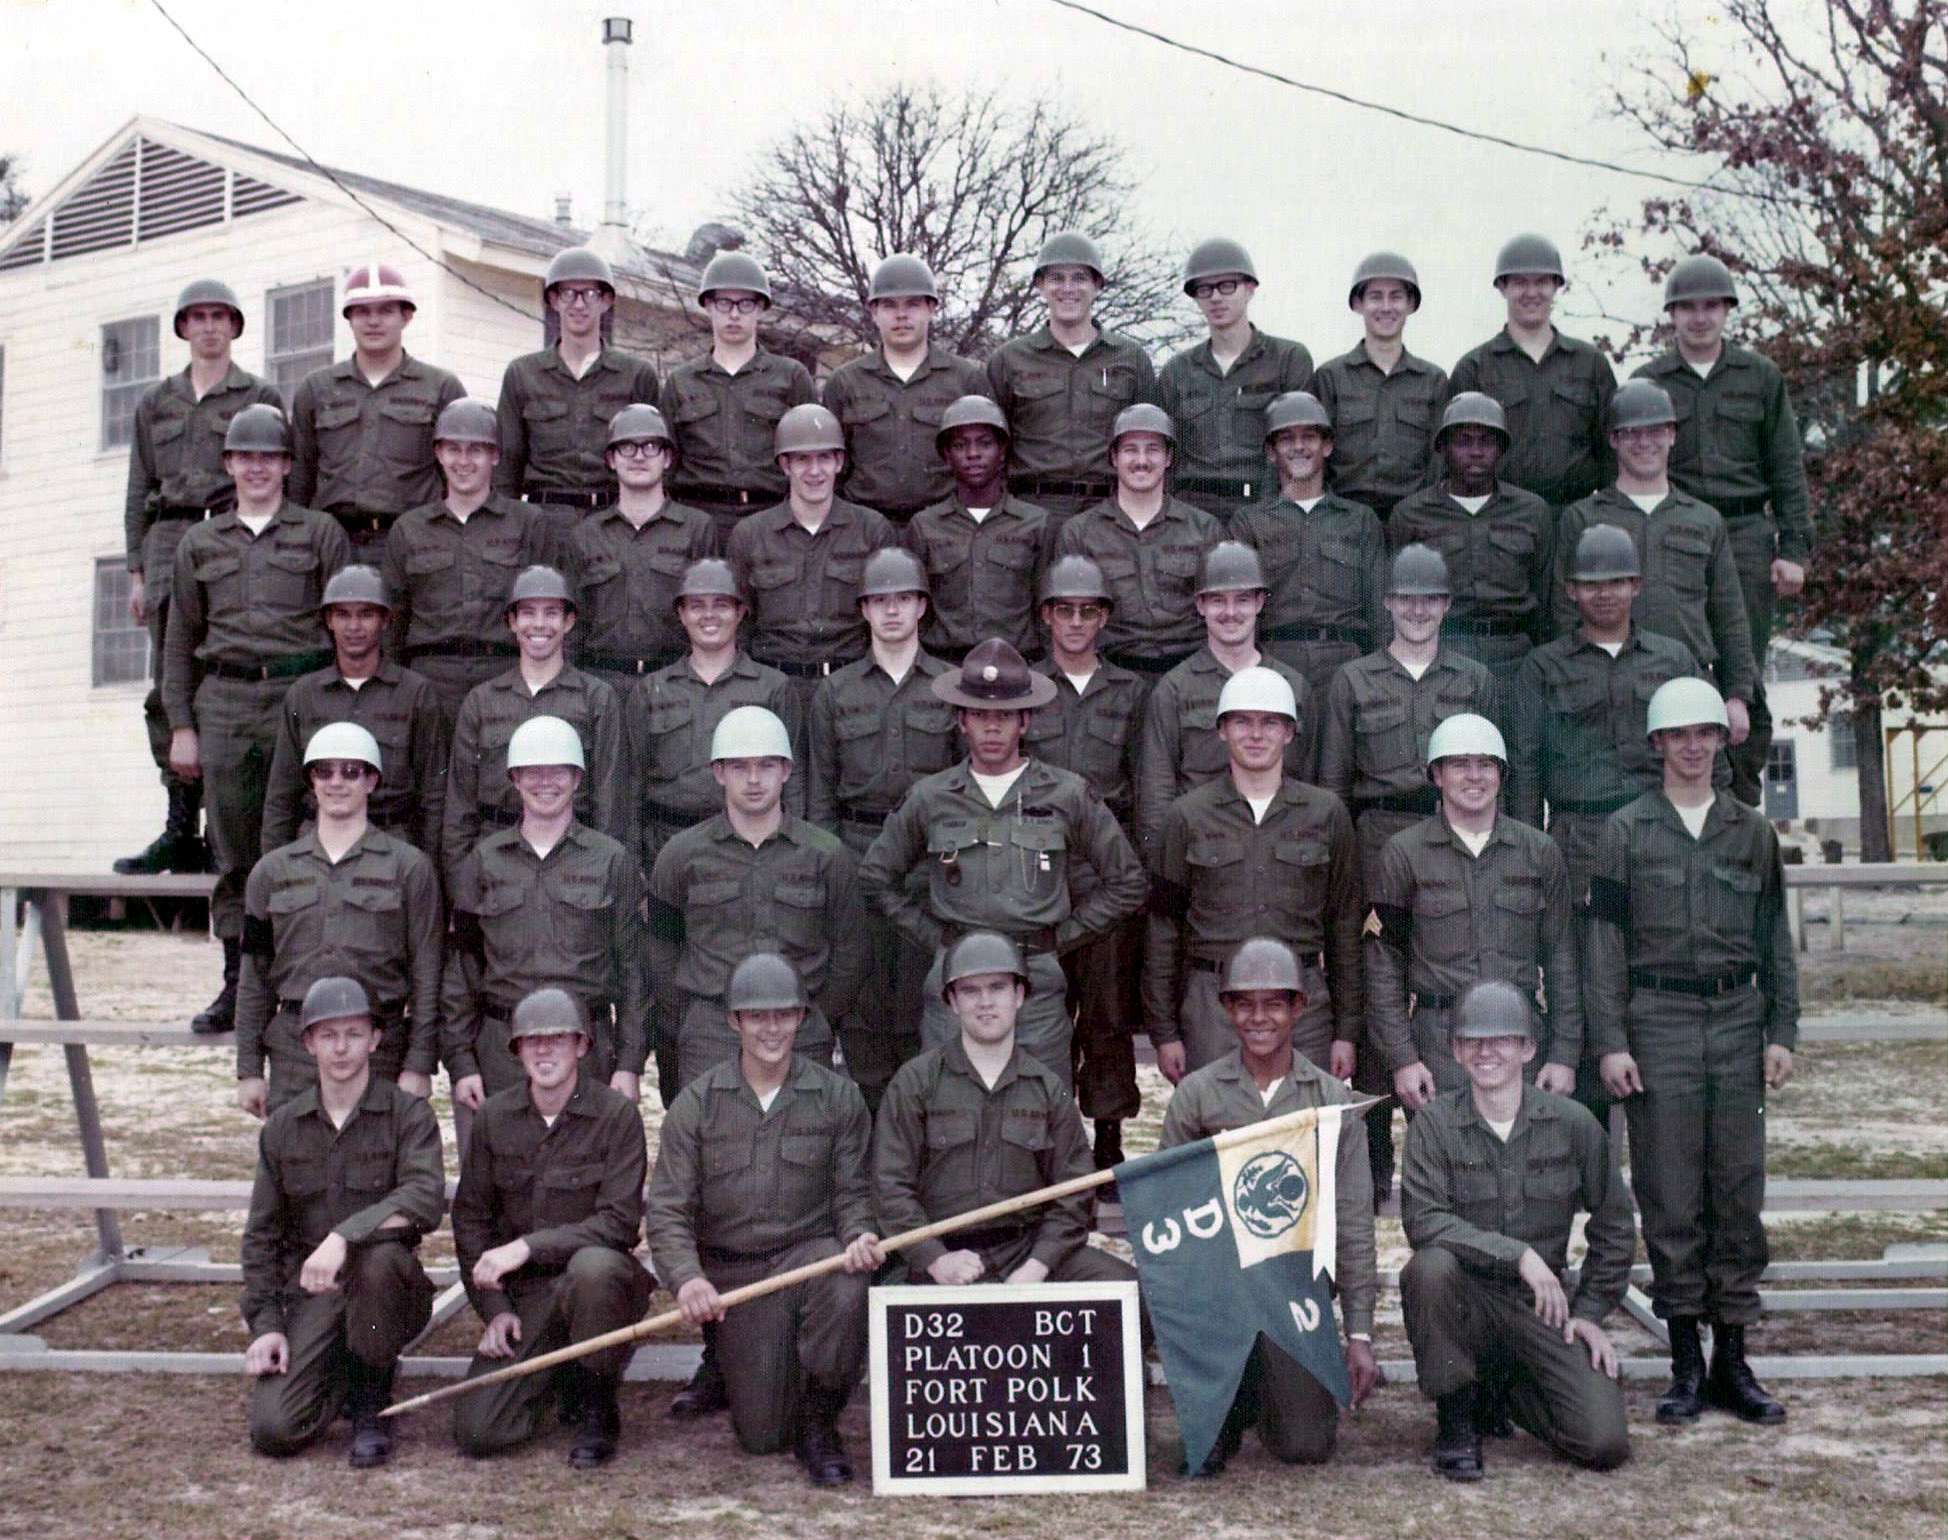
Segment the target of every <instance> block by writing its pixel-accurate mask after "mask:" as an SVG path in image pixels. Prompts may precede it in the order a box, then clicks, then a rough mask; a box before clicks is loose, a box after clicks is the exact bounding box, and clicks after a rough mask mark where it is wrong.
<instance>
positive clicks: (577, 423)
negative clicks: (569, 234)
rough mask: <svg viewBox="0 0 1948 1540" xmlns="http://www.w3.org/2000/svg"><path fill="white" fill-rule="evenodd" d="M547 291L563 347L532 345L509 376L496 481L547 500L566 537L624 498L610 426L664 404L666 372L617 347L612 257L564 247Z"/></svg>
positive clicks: (513, 493) (526, 496)
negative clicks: (635, 407) (637, 406)
mask: <svg viewBox="0 0 1948 1540" xmlns="http://www.w3.org/2000/svg"><path fill="white" fill-rule="evenodd" d="M541 298H542V301H543V302H544V303H545V304H546V305H547V307H548V309H549V310H550V311H552V312H553V313H554V318H555V324H556V326H557V327H558V328H559V335H558V339H557V341H556V342H555V344H554V346H552V347H546V348H542V349H541V350H540V351H539V352H537V353H524V354H523V355H522V356H521V357H519V358H517V359H515V360H514V361H513V362H512V363H510V364H509V365H508V366H507V370H506V372H505V373H504V374H502V375H501V391H500V402H499V407H498V415H499V418H500V439H501V463H500V465H499V467H498V468H497V469H496V471H495V474H494V485H495V487H497V488H498V489H499V490H500V491H502V492H505V493H506V494H507V495H508V496H509V497H519V498H521V499H522V500H523V501H524V502H528V503H534V504H537V505H539V507H540V508H541V510H542V517H543V518H545V519H546V520H548V522H549V523H551V524H552V525H553V526H554V527H555V530H556V532H557V534H558V535H559V536H560V537H561V538H562V539H566V538H567V537H568V536H569V535H570V534H572V533H573V532H574V529H575V526H576V525H577V524H579V523H580V522H581V521H582V520H583V519H584V518H586V517H587V516H589V515H590V514H592V513H594V512H596V511H597V510H598V509H602V508H606V507H608V506H609V505H610V504H611V503H613V502H614V501H615V500H616V480H615V462H614V461H613V460H611V459H610V458H608V456H607V454H606V453H605V450H606V449H607V447H608V445H609V444H610V442H611V439H610V435H609V424H610V423H612V422H613V421H615V415H616V413H617V412H620V411H621V410H622V409H623V408H624V407H626V406H628V405H630V404H631V403H632V402H638V401H640V402H642V403H643V404H644V405H646V406H654V405H656V393H657V392H656V370H655V368H654V367H653V366H652V365H651V364H650V362H649V361H648V360H647V359H643V358H635V357H632V356H631V355H629V354H627V353H624V352H622V351H621V350H620V349H617V348H612V347H610V346H609V345H608V344H607V343H606V342H604V341H603V338H602V323H603V321H604V319H605V318H606V317H607V316H608V314H609V312H610V310H611V309H613V308H614V306H615V302H616V280H615V273H614V272H613V271H612V270H611V269H610V267H609V259H608V258H607V257H605V256H603V255H602V253H601V252H599V251H592V250H590V249H589V248H588V247H587V246H570V247H569V248H568V249H567V250H565V251H559V252H556V253H555V258H554V260H553V261H552V262H550V263H549V264H548V272H547V275H546V276H545V277H544V278H543V279H542V280H541Z"/></svg>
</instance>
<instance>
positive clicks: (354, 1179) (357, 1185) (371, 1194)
mask: <svg viewBox="0 0 1948 1540" xmlns="http://www.w3.org/2000/svg"><path fill="white" fill-rule="evenodd" d="M392 1178H393V1162H392V1151H390V1150H360V1151H358V1152H356V1153H355V1154H353V1155H351V1156H349V1157H348V1158H347V1159H346V1161H345V1190H346V1192H347V1193H357V1194H360V1195H361V1196H364V1197H366V1198H376V1197H378V1196H379V1195H381V1194H382V1193H387V1192H390V1191H391V1190H392V1186H393V1179H392Z"/></svg>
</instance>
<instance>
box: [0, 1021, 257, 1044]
mask: <svg viewBox="0 0 1948 1540" xmlns="http://www.w3.org/2000/svg"><path fill="white" fill-rule="evenodd" d="M235 1041H236V1038H235V1036H234V1035H233V1034H231V1033H229V1032H211V1033H202V1032H192V1031H191V1030H190V1029H189V1023H188V1022H186V1021H185V1022H162V1021H47V1020H42V1019H35V1018H32V1017H19V1016H14V1017H0V1043H95V1044H106V1045H110V1046H116V1047H123V1048H228V1047H230V1046H231V1045H232V1044H233V1043H235Z"/></svg>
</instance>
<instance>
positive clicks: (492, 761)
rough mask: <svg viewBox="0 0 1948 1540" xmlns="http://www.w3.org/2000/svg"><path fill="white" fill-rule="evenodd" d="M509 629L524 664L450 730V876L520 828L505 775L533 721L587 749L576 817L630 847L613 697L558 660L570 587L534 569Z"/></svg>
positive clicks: (446, 815) (515, 590)
mask: <svg viewBox="0 0 1948 1540" xmlns="http://www.w3.org/2000/svg"><path fill="white" fill-rule="evenodd" d="M507 625H508V629H509V630H511V631H512V632H513V633H514V637H515V640H516V642H517V643H518V644H519V647H520V656H519V658H518V659H517V660H516V662H515V665H514V667H512V668H510V669H508V670H507V671H506V672H505V673H501V674H496V675H495V676H494V677H493V678H492V679H489V680H488V681H487V682H486V683H485V684H480V685H475V686H474V688H473V689H471V690H469V691H468V692H467V698H466V700H465V701H463V702H462V703H461V706H460V716H459V719H458V721H456V722H455V723H454V727H453V746H452V750H451V752H450V753H449V754H448V756H447V787H446V805H445V807H444V808H443V810H442V815H441V834H440V859H441V861H442V863H443V864H444V865H445V868H446V870H447V871H448V872H449V873H451V872H452V870H453V867H454V864H455V863H456V862H457V861H459V860H460V859H461V858H462V857H464V856H465V855H466V854H467V853H468V852H469V851H471V850H472V849H473V848H474V845H475V844H476V843H477V842H478V841H479V839H480V838H481V836H482V835H483V834H484V833H486V832H487V831H489V830H491V829H494V828H496V827H498V828H503V829H504V828H506V827H508V826H509V825H510V824H513V823H516V822H518V821H519V820H520V817H521V798H520V796H519V794H518V793H517V792H516V791H515V789H514V786H513V784H512V783H511V782H510V781H509V780H508V778H507V773H506V772H507V746H508V740H509V739H510V738H511V737H512V736H513V734H514V732H515V730H516V729H517V728H519V727H520V725H521V724H522V723H523V722H528V721H532V720H533V719H534V718H535V717H544V716H545V717H559V718H561V719H562V720H563V721H565V722H567V723H568V724H569V725H570V726H571V727H573V728H574V729H575V735H576V737H577V738H578V739H579V740H580V741H581V744H582V748H583V753H584V754H585V755H586V756H587V761H588V763H587V774H586V775H585V776H584V777H583V778H582V780H581V783H580V789H579V790H578V791H577V793H576V797H575V816H576V817H578V818H579V819H581V820H582V822H583V823H585V824H587V825H588V826H589V827H590V828H593V829H600V830H601V831H602V832H603V833H604V834H607V835H609V836H611V837H612V838H614V839H619V840H622V841H623V842H624V843H625V844H627V843H629V842H630V841H631V839H632V838H633V834H632V829H631V822H630V820H631V819H632V817H633V816H634V815H633V812H632V810H631V808H630V805H629V804H630V800H631V799H630V796H629V785H628V770H627V768H626V767H627V765H628V757H627V747H626V745H625V744H624V742H623V736H622V709H621V707H620V705H619V704H618V703H617V701H616V693H615V691H614V690H612V689H610V688H609V687H608V685H607V684H605V683H603V681H602V680H600V679H597V678H596V677H595V676H594V675H593V674H585V673H583V672H582V671H581V670H580V669H579V668H576V667H575V666H574V665H573V664H571V663H567V662H564V661H563V658H562V650H563V646H564V644H565V643H566V642H567V640H568V633H569V632H570V631H572V630H574V629H575V601H574V599H573V597H572V596H571V594H570V591H569V588H568V583H567V580H566V579H565V578H563V577H562V575H561V574H560V573H559V572H557V571H556V570H555V569H554V568H552V567H530V568H528V569H527V571H525V572H523V573H522V574H521V575H520V576H519V577H517V578H516V579H515V580H514V584H513V586H512V587H511V588H510V589H509V590H508V595H507Z"/></svg>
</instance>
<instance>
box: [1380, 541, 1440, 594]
mask: <svg viewBox="0 0 1948 1540" xmlns="http://www.w3.org/2000/svg"><path fill="white" fill-rule="evenodd" d="M1387 592H1388V593H1389V594H1435V595H1438V596H1439V597H1441V598H1443V599H1445V598H1447V597H1448V596H1449V595H1450V594H1452V593H1453V592H1454V585H1453V584H1452V583H1451V582H1449V580H1448V575H1447V558H1446V557H1445V556H1443V555H1441V553H1440V552H1439V551H1437V550H1435V549H1434V547H1433V546H1431V545H1422V544H1421V543H1420V542H1419V541H1415V542H1414V544H1412V545H1403V546H1402V547H1401V548H1400V549H1399V550H1398V551H1395V552H1394V553H1393V567H1392V569H1391V570H1390V571H1389V572H1388V573H1387Z"/></svg>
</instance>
